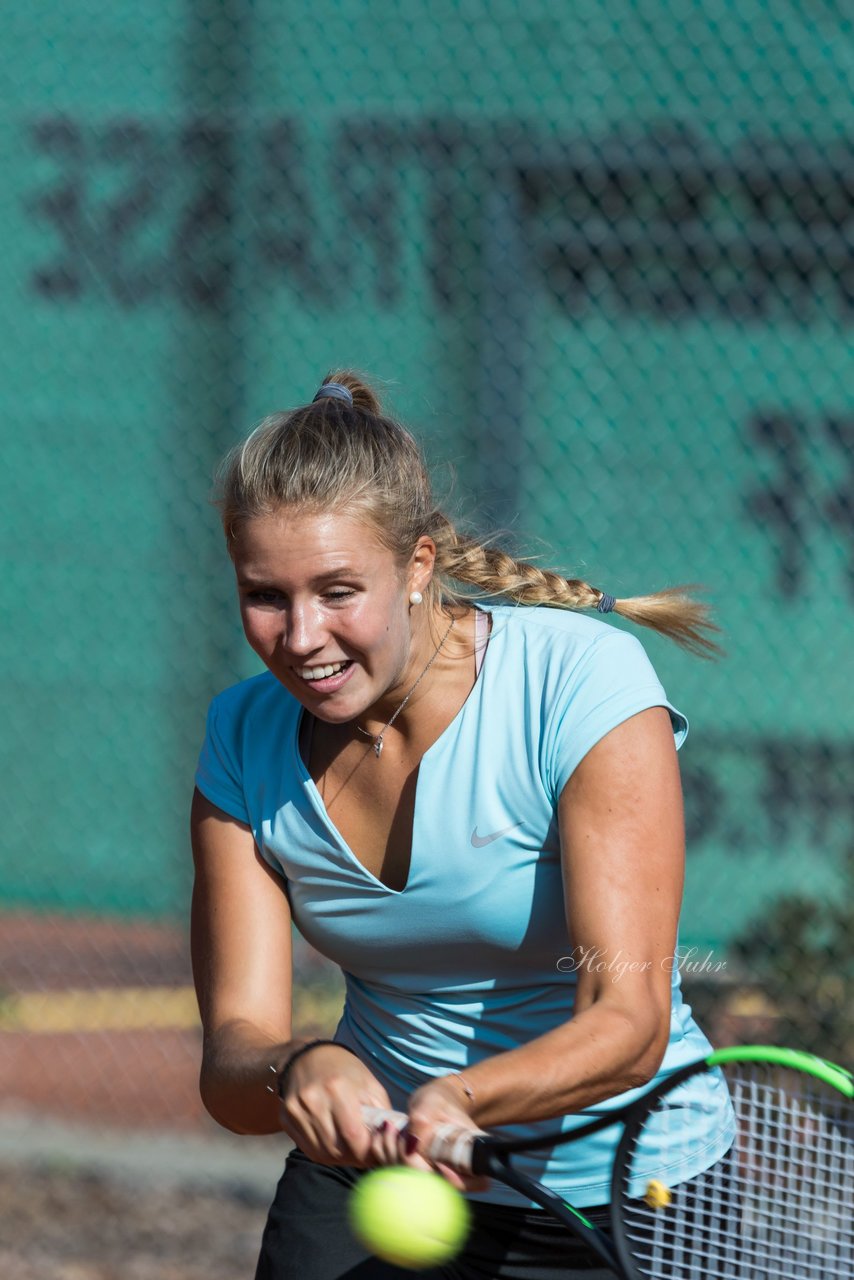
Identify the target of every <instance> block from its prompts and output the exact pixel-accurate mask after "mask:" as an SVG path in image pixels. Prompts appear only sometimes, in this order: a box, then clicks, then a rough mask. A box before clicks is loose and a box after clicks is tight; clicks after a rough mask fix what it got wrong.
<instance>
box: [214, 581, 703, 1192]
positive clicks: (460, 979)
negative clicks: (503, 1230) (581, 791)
mask: <svg viewBox="0 0 854 1280" xmlns="http://www.w3.org/2000/svg"><path fill="white" fill-rule="evenodd" d="M487 611H488V612H489V613H491V614H492V633H491V636H490V639H489V643H488V647H487V649H486V654H485V657H484V660H483V663H482V666H481V669H480V673H479V675H478V678H477V680H476V681H475V684H474V687H473V688H472V691H471V693H470V694H469V696H468V698H467V700H466V702H465V703H464V705H463V706H462V707H461V708H460V710H459V711H458V713H457V715H456V716H455V718H454V719H453V720H452V722H451V723H450V725H448V727H447V729H446V730H445V731H444V733H442V735H441V736H440V737H439V738H438V739H437V740H436V742H434V743H433V745H432V746H431V747H430V749H429V750H428V751H427V752H426V753H425V754H424V756H423V757H422V760H421V765H420V768H419V771H418V784H417V791H416V800H415V817H414V824H413V837H412V840H413V843H412V852H411V861H410V868H409V877H408V880H407V883H406V885H405V887H404V888H403V889H401V890H395V889H389V888H387V887H386V886H385V885H384V884H383V883H382V882H381V881H380V880H378V879H377V877H376V876H374V875H373V874H372V873H371V872H370V871H368V870H366V869H365V867H363V866H362V864H361V863H360V862H359V860H358V859H357V858H356V857H355V856H354V854H353V853H352V851H351V850H350V849H349V848H348V846H347V845H346V843H345V842H344V840H343V839H342V837H341V836H340V834H339V833H338V831H337V829H336V827H335V825H334V823H333V822H331V821H330V819H329V817H328V815H327V813H326V809H325V807H324V804H323V801H322V799H321V797H320V794H319V792H318V790H317V788H316V786H315V785H314V782H313V781H312V779H311V777H310V775H309V773H308V771H307V769H306V767H305V763H304V761H303V759H302V757H301V755H300V753H299V748H298V734H299V724H300V718H301V713H302V705H301V703H300V702H299V701H298V700H297V699H296V698H295V697H294V696H293V695H292V694H291V693H289V692H288V691H287V690H286V689H285V687H284V686H283V685H282V684H281V683H280V682H279V681H277V680H276V678H275V677H274V676H273V675H272V674H270V673H269V672H267V673H264V674H262V675H260V676H255V677H253V678H252V679H249V680H244V681H243V682H242V683H240V684H238V685H235V686H234V687H232V688H230V689H226V690H225V692H224V693H221V694H220V695H219V696H218V697H216V698H214V700H213V702H212V703H211V707H210V711H209V713H208V721H207V735H206V738H205V742H204V746H203V748H202V752H201V758H200V760H199V766H198V771H197V774H196V783H197V785H198V788H199V790H200V791H201V792H202V793H203V794H204V795H205V796H206V797H207V798H208V799H209V800H210V801H212V802H213V804H215V805H216V806H217V807H218V808H220V809H222V810H224V811H225V812H226V813H228V814H230V815H232V816H233V817H235V818H237V819H239V820H240V821H241V822H244V823H246V824H247V825H248V826H249V827H250V828H251V829H252V831H253V833H254V836H255V840H256V842H257V845H258V848H259V850H260V852H261V854H262V856H263V857H264V858H265V859H266V860H267V862H268V863H269V864H270V865H271V866H272V867H273V868H275V870H276V871H277V872H279V873H280V874H281V875H282V876H283V877H284V879H285V886H286V891H287V894H288V899H289V901H290V906H291V911H292V914H293V919H294V922H295V924H296V927H297V928H298V929H299V931H300V933H301V934H302V935H303V937H304V938H305V939H306V940H307V941H308V942H309V943H310V944H311V945H312V946H313V947H315V948H316V950H317V951H319V952H320V953H321V954H323V955H324V956H327V957H329V959H331V960H333V961H334V962H335V963H336V964H338V965H339V966H340V967H341V969H342V971H343V973H344V977H345V983H346V999H345V1005H344V1010H343V1014H342V1017H341V1020H340V1022H339V1024H338V1027H337V1030H336V1032H335V1038H336V1039H338V1040H340V1041H341V1042H342V1043H343V1044H346V1045H348V1046H349V1047H350V1048H352V1049H354V1050H355V1051H356V1052H357V1053H358V1054H359V1056H360V1057H361V1058H362V1060H363V1061H364V1062H365V1063H367V1064H368V1065H369V1066H370V1068H371V1070H372V1071H373V1073H374V1074H375V1075H376V1077H377V1079H378V1080H380V1081H381V1083H382V1084H383V1085H384V1086H385V1088H386V1089H387V1090H388V1093H389V1097H390V1098H391V1102H392V1105H393V1106H394V1107H396V1108H398V1109H400V1110H405V1109H406V1100H407V1098H408V1096H409V1094H410V1093H411V1092H412V1091H413V1090H414V1089H415V1088H417V1087H418V1086H419V1085H420V1084H422V1083H423V1082H424V1081H425V1080H427V1079H429V1078H431V1077H432V1076H436V1075H442V1074H445V1073H447V1072H448V1071H453V1070H460V1071H463V1070H465V1068H466V1067H467V1066H472V1065H473V1064H474V1063H476V1062H478V1061H480V1060H481V1059H483V1058H487V1057H490V1056H491V1055H493V1054H496V1053H501V1052H503V1051H505V1050H509V1049H512V1048H514V1047H516V1046H518V1045H520V1044H524V1043H526V1042H527V1041H529V1040H533V1039H535V1038H536V1037H538V1036H541V1035H544V1034H545V1033H546V1032H547V1031H549V1030H550V1029H552V1028H553V1027H556V1026H558V1025H559V1024H560V1023H562V1022H565V1021H566V1020H567V1019H568V1018H570V1017H571V1015H572V1008H573V1000H574V995H575V986H576V981H577V972H576V967H577V962H578V959H579V957H578V954H577V953H576V952H574V950H573V944H572V942H571V940H570V939H569V937H568V931H567V923H566V908H565V902H564V888H563V879H562V872H561V856H560V838H559V832H558V823H557V803H558V798H559V796H560V793H561V791H562V789H563V787H564V786H565V784H566V782H567V780H568V779H569V778H570V776H571V774H572V772H573V770H574V769H575V768H576V766H577V765H578V763H579V762H580V761H581V760H582V759H583V757H584V756H585V755H586V753H587V752H588V751H589V750H590V749H591V747H593V746H594V745H595V744H596V743H597V742H598V741H599V740H600V739H601V738H602V737H604V735H605V734H607V733H608V732H609V730H611V729H613V728H614V727H615V726H616V725H618V724H620V723H622V722H623V721H624V720H626V719H628V718H629V717H630V716H633V715H635V714H636V713H638V712H639V711H643V710H645V709H646V708H647V707H654V706H664V707H667V709H668V711H669V712H670V718H671V721H672V724H673V732H674V737H675V742H676V746H677V747H679V746H681V744H682V742H683V741H684V739H685V736H686V734H687V732H688V722H687V720H686V719H685V717H684V716H683V715H682V713H681V712H679V711H677V710H676V709H675V707H673V706H671V704H670V703H669V702H668V701H667V698H666V696H665V693H664V690H663V688H662V686H661V684H660V683H659V680H658V678H657V676H656V674H655V671H654V669H653V667H652V664H651V663H650V661H649V659H648V658H647V656H646V653H645V651H644V649H643V646H642V645H641V644H640V642H639V641H638V640H637V639H635V637H634V636H632V635H629V634H627V633H626V632H622V631H619V630H617V629H616V628H614V627H612V626H610V625H609V624H607V623H604V622H600V621H598V620H594V619H592V618H588V617H584V616H583V615H581V614H578V613H573V612H570V611H567V610H562V609H555V608H547V607H531V606H524V605H520V606H515V605H512V604H505V605H501V604H498V605H494V606H489V607H488V609H487ZM609 959H611V960H612V961H613V963H614V964H619V956H617V957H613V958H609ZM595 962H596V958H595V957H591V958H585V963H595ZM672 994H673V998H672V1009H671V1024H670V1042H669V1045H668V1048H667V1052H666V1054H665V1058H664V1061H663V1063H662V1066H661V1069H660V1072H659V1076H657V1077H656V1079H658V1078H660V1077H662V1076H664V1075H666V1074H669V1073H670V1072H672V1071H673V1070H675V1069H676V1068H677V1067H679V1066H682V1065H683V1064H685V1063H687V1062H692V1061H695V1060H696V1059H698V1058H701V1057H703V1056H704V1055H705V1054H707V1053H708V1052H709V1051H710V1045H709V1043H708V1041H707V1040H706V1038H705V1036H704V1035H703V1034H702V1032H701V1031H700V1030H699V1029H698V1027H697V1025H696V1023H695V1022H694V1021H693V1019H692V1017H691V1014H690V1010H689V1008H688V1007H687V1006H686V1005H685V1004H683V1002H682V998H681V993H680V986H679V972H678V966H677V965H673V966H672ZM698 1087H707V1088H710V1089H713V1088H714V1086H713V1085H703V1086H698ZM630 1096H631V1094H628V1093H627V1094H622V1095H620V1097H619V1098H617V1099H612V1100H610V1101H609V1102H607V1103H602V1104H599V1106H597V1107H594V1108H592V1109H591V1110H590V1111H589V1112H585V1113H584V1114H583V1115H580V1116H568V1117H565V1118H564V1120H563V1121H562V1124H563V1126H564V1128H568V1127H574V1126H577V1125H578V1124H580V1123H582V1122H583V1120H584V1119H586V1118H587V1117H589V1116H590V1115H596V1114H599V1112H600V1111H601V1110H602V1109H603V1108H606V1109H611V1108H613V1107H616V1106H617V1105H619V1104H620V1103H622V1102H624V1101H628V1100H629V1098H630ZM710 1101H713V1099H711V1100H710ZM714 1110H715V1107H714V1106H713V1107H712V1111H714ZM557 1123H559V1122H557V1121H555V1120H554V1119H552V1120H546V1121H538V1122H536V1123H534V1124H528V1125H507V1126H503V1127H502V1128H500V1129H496V1130H495V1132H497V1133H503V1134H507V1135H508V1136H514V1137H515V1136H524V1135H531V1136H532V1137H533V1136H535V1135H538V1134H540V1133H542V1132H544V1131H547V1130H548V1129H550V1128H554V1127H555V1125H556V1124H557ZM618 1137H619V1132H618V1131H617V1130H615V1129H608V1130H605V1131H604V1132H603V1133H601V1134H598V1135H595V1136H594V1137H592V1138H589V1139H585V1140H584V1141H583V1142H580V1143H578V1144H570V1145H568V1146H559V1147H555V1148H552V1149H550V1150H547V1151H544V1152H536V1153H531V1154H530V1155H528V1156H527V1157H525V1158H524V1159H520V1167H521V1168H522V1169H523V1171H524V1172H526V1173H528V1174H530V1176H532V1177H534V1178H536V1179H537V1180H538V1181H541V1182H544V1183H545V1184H546V1185H547V1186H549V1187H551V1188H552V1189H553V1190H554V1191H556V1192H557V1193H558V1194H562V1195H564V1196H566V1197H567V1198H569V1199H570V1200H571V1201H572V1203H574V1204H576V1205H578V1206H579V1207H583V1206H585V1205H595V1204H603V1203H605V1202H607V1201H608V1199H609V1195H610V1183H609V1179H610V1167H611V1162H612V1159H613V1152H614V1147H615V1144H616V1141H617V1139H618ZM709 1143H710V1146H709V1151H708V1153H706V1154H705V1155H704V1156H703V1158H702V1159H701V1160H700V1162H697V1161H696V1160H693V1161H692V1163H693V1165H695V1166H696V1167H692V1168H691V1169H690V1170H689V1171H688V1172H687V1173H685V1171H684V1170H683V1176H690V1174H691V1173H693V1172H699V1170H700V1169H702V1168H704V1167H706V1165H707V1164H709V1163H711V1161H712V1159H713V1158H715V1157H716V1156H717V1155H719V1154H721V1153H722V1151H723V1150H724V1149H725V1142H724V1141H723V1139H722V1137H721V1131H720V1128H719V1127H718V1126H717V1125H715V1126H712V1127H711V1128H710V1132H709ZM694 1151H695V1152H696V1148H694ZM672 1154H674V1153H672V1152H671V1155H672ZM676 1154H677V1155H678V1153H676ZM470 1198H471V1199H475V1200H488V1201H491V1202H493V1203H500V1204H513V1205H525V1206H531V1205H532V1203H533V1202H531V1201H529V1200H527V1198H525V1197H524V1196H522V1195H520V1194H519V1193H517V1192H515V1191H513V1190H511V1189H510V1188H508V1187H504V1186H502V1185H501V1184H500V1183H497V1182H492V1183H491V1184H490V1188H489V1189H488V1190H487V1191H485V1192H480V1193H471V1194H470Z"/></svg>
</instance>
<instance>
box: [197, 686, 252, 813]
mask: <svg viewBox="0 0 854 1280" xmlns="http://www.w3.org/2000/svg"><path fill="white" fill-rule="evenodd" d="M228 723H229V722H228V720H227V719H226V726H227V725H228ZM196 786H197V787H198V788H199V790H200V791H201V793H202V795H204V796H206V797H207V799H208V800H210V801H211V803H212V804H215V805H216V806H217V808H218V809H222V810H224V812H225V813H230V814H231V816H232V817H233V818H237V819H239V821H240V822H245V823H246V825H247V826H249V825H250V822H249V811H248V809H247V808H246V798H245V796H244V793H243V784H242V780H241V769H240V763H239V759H238V756H237V752H236V750H235V746H234V743H232V742H230V741H229V735H228V733H227V732H224V731H223V727H222V726H221V724H220V712H219V707H218V705H217V700H216V699H214V701H213V702H212V703H211V705H210V708H209V710H208V718H207V726H206V730H205V740H204V742H203V744H202V750H201V754H200V755H199V763H198V766H197V768H196Z"/></svg>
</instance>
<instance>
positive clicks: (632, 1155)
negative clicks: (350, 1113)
mask: <svg viewBox="0 0 854 1280" xmlns="http://www.w3.org/2000/svg"><path fill="white" fill-rule="evenodd" d="M852 1095H854V1085H852V1078H851V1075H850V1073H849V1072H847V1071H845V1070H844V1069H843V1068H841V1067H837V1066H834V1065H833V1064H832V1063H829V1062H825V1061H824V1060H823V1059H821V1058H816V1057H813V1056H812V1055H811V1054H806V1053H799V1052H797V1051H795V1050H792V1049H780V1048H772V1047H767V1046H746V1047H745V1046H742V1047H738V1048H731V1049H720V1050H717V1051H716V1052H714V1053H711V1054H710V1055H709V1056H708V1057H707V1058H705V1059H703V1060H702V1061H700V1062H696V1063H693V1064H692V1065H690V1066H686V1067H683V1068H681V1069H680V1070H678V1071H675V1072H674V1073H673V1074H672V1075H671V1076H669V1077H668V1078H667V1080H665V1081H662V1082H661V1083H659V1084H657V1085H656V1086H654V1087H653V1088H652V1089H650V1090H648V1091H647V1092H646V1093H644V1094H643V1095H641V1097H639V1098H637V1099H635V1100H634V1101H632V1102H630V1103H629V1104H628V1105H626V1106H624V1107H621V1108H620V1109H619V1110H607V1108H606V1107H601V1108H599V1109H600V1110H601V1111H602V1112H603V1114H600V1115H598V1116H596V1117H595V1118H594V1119H592V1120H589V1121H584V1122H582V1123H581V1124H579V1126H578V1127H576V1128H573V1129H571V1130H569V1131H567V1130H566V1129H555V1130H554V1131H553V1132H551V1133H548V1134H545V1135H543V1136H542V1137H540V1138H537V1139H536V1140H535V1141H533V1142H532V1141H530V1140H527V1141H526V1140H524V1139H523V1140H519V1139H509V1138H501V1137H496V1136H492V1135H489V1134H472V1133H471V1132H470V1131H466V1130H461V1129H459V1128H457V1126H455V1125H453V1126H452V1125H448V1126H445V1127H444V1128H443V1129H440V1130H439V1131H438V1132H437V1134H436V1136H435V1138H434V1141H433V1143H432V1144H431V1146H430V1148H429V1150H428V1151H427V1153H426V1154H427V1158H428V1159H430V1160H434V1161H440V1160H441V1161H444V1162H445V1163H447V1164H451V1165H454V1166H456V1167H458V1168H460V1169H463V1170H466V1171H471V1172H472V1173H476V1174H484V1175H486V1176H488V1177H491V1178H495V1179H497V1180H498V1181H499V1182H503V1183H504V1184H505V1185H506V1186H508V1187H512V1188H514V1190H516V1191H519V1192H520V1193H521V1194H522V1195H523V1196H526V1197H528V1198H529V1199H530V1200H532V1201H534V1203H535V1204H538V1205H540V1206H542V1208H544V1209H547V1210H549V1211H550V1212H551V1213H552V1214H554V1216H555V1217H556V1218H557V1219H558V1220H559V1221H560V1222H562V1223H564V1224H565V1225H566V1226H567V1227H568V1228H569V1229H570V1230H571V1231H572V1232H574V1234H575V1235H576V1236H578V1237H579V1238H580V1239H581V1240H583V1241H584V1242H585V1243H586V1244H587V1245H588V1246H589V1247H590V1248H591V1249H592V1250H593V1251H594V1252H595V1253H596V1254H597V1255H598V1256H599V1257H600V1258H601V1259H602V1260H603V1261H604V1262H605V1263H606V1264H607V1265H608V1266H610V1267H611V1268H612V1269H613V1270H614V1271H615V1272H616V1273H617V1274H618V1275H620V1276H623V1277H625V1278H626V1280H697V1278H698V1277H703V1280H854V1214H853V1213H852V1210H854V1125H852V1110H854V1109H853V1108H852V1104H851V1099H852ZM591 1110H592V1111H594V1112H595V1111H596V1110H597V1108H595V1107H594V1108H591V1109H589V1110H588V1111H587V1112H585V1115H589V1114H590V1112H591ZM363 1115H364V1119H365V1122H366V1123H367V1124H368V1125H369V1126H371V1127H376V1125H378V1124H379V1123H380V1122H381V1121H383V1120H387V1121H388V1122H389V1123H390V1124H393V1125H394V1126H395V1127H396V1128H397V1129H398V1130H400V1129H402V1128H404V1127H405V1126H406V1124H407V1123H408V1117H407V1116H406V1115H404V1114H403V1113H402V1112H397V1111H384V1110H381V1109H379V1108H372V1107H365V1108H363ZM579 1119H581V1117H579ZM613 1125H620V1126H622V1135H621V1137H620V1141H619V1145H618V1147H617V1152H616V1156H615V1158H614V1165H613V1170H612V1176H611V1197H610V1206H611V1234H610V1236H609V1235H608V1234H607V1233H606V1232H604V1231H602V1230H601V1229H600V1228H598V1227H596V1226H594V1224H593V1223H592V1222H590V1221H589V1219H588V1218H587V1217H585V1214H584V1210H583V1208H581V1209H576V1208H573V1206H572V1205H571V1204H569V1203H568V1202H566V1201H564V1200H562V1199H561V1198H560V1196H558V1195H556V1194H555V1193H554V1192H552V1191H550V1190H549V1189H548V1188H547V1187H544V1186H543V1185H542V1184H541V1183H539V1182H536V1181H535V1180H534V1179H533V1178H530V1177H528V1176H527V1175H526V1174H524V1173H522V1172H521V1171H520V1170H519V1169H518V1168H516V1167H514V1163H513V1157H514V1155H517V1154H518V1153H519V1152H529V1151H540V1150H543V1149H544V1148H549V1147H553V1146H555V1145H557V1144H559V1143H573V1142H578V1141H580V1140H581V1139H583V1138H587V1137H590V1136H591V1135H593V1134H595V1133H598V1132H600V1131H603V1130H605V1129H607V1128H610V1127H611V1126H613Z"/></svg>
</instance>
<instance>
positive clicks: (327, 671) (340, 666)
mask: <svg viewBox="0 0 854 1280" xmlns="http://www.w3.org/2000/svg"><path fill="white" fill-rule="evenodd" d="M345 666H346V663H344V662H336V663H334V664H333V665H332V666H328V667H303V668H302V670H301V671H300V673H299V674H300V675H301V676H302V678H303V680H325V679H326V678H327V677H328V676H334V675H335V673H336V672H338V671H343V670H344V667H345Z"/></svg>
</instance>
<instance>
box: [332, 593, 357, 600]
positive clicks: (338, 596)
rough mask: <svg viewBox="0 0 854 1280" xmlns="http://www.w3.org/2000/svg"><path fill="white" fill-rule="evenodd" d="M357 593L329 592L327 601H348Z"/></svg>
mask: <svg viewBox="0 0 854 1280" xmlns="http://www.w3.org/2000/svg"><path fill="white" fill-rule="evenodd" d="M355 594H356V593H355V591H327V593H326V599H327V600H347V599H348V598H349V597H350V596H354V595H355Z"/></svg>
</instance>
